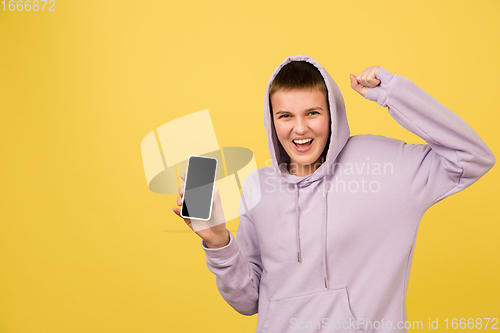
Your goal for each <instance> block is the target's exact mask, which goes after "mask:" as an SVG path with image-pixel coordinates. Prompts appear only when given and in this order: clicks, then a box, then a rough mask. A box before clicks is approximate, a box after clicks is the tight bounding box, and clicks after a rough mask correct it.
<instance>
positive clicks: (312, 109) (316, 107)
mask: <svg viewBox="0 0 500 333" xmlns="http://www.w3.org/2000/svg"><path fill="white" fill-rule="evenodd" d="M314 110H322V111H323V109H322V108H320V107H319V106H315V107H313V108H309V109H307V110H305V112H309V111H314ZM286 112H288V113H292V112H290V111H286V110H280V111H278V112H276V115H278V114H280V113H286Z"/></svg>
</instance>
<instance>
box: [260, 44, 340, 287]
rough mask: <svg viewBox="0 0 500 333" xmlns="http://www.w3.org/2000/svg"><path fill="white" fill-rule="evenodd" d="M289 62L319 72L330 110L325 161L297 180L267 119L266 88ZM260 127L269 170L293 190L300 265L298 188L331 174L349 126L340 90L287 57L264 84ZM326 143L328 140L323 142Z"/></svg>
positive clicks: (305, 58)
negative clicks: (268, 160)
mask: <svg viewBox="0 0 500 333" xmlns="http://www.w3.org/2000/svg"><path fill="white" fill-rule="evenodd" d="M292 61H307V62H309V63H311V64H313V65H314V66H315V67H316V68H317V69H318V70H319V72H320V73H321V75H322V77H323V80H324V81H325V84H326V88H327V91H328V96H327V100H328V106H329V110H330V120H331V122H330V129H331V132H330V139H329V142H330V143H329V146H328V151H327V155H326V160H325V162H324V163H323V164H322V165H321V166H320V167H319V168H318V169H316V170H315V171H314V172H313V173H312V174H310V175H308V176H305V177H299V176H295V175H292V174H290V173H289V172H288V167H287V164H288V162H289V161H290V158H289V156H288V154H287V152H286V151H285V150H284V148H283V147H282V146H281V143H280V142H279V139H278V136H277V134H276V130H275V128H274V125H273V121H272V117H271V112H270V110H271V108H270V103H271V101H270V98H269V89H270V87H271V84H272V83H273V81H274V79H275V77H276V75H277V74H278V73H279V71H280V70H281V68H282V67H283V66H285V65H286V64H288V63H290V62H292ZM264 125H265V126H266V133H267V142H268V146H269V154H270V156H271V161H272V165H273V167H274V168H275V169H276V171H277V172H278V174H279V175H280V177H281V179H282V180H283V181H285V182H286V183H289V184H292V185H293V186H294V187H295V216H296V233H297V238H296V241H297V244H296V245H297V261H298V263H300V262H301V257H300V254H301V251H300V212H299V188H300V187H307V186H309V185H310V184H312V183H313V182H316V181H322V180H324V179H325V178H327V177H326V176H327V175H329V174H331V173H332V172H333V170H332V165H333V163H334V162H335V160H336V159H337V156H338V155H339V153H340V151H341V150H342V149H343V148H344V146H345V144H346V142H347V140H348V139H349V136H350V131H349V125H348V123H347V117H346V112H345V104H344V98H343V97H342V94H341V93H340V89H339V87H338V86H337V84H336V83H335V81H334V80H333V79H332V77H331V76H330V74H329V73H328V72H327V71H326V70H325V69H324V68H323V67H322V66H321V65H320V64H319V63H318V62H317V61H315V60H314V59H313V58H311V57H310V56H307V55H302V54H298V55H296V56H291V57H288V58H286V59H285V60H283V61H282V62H281V63H280V64H279V65H278V67H276V69H275V70H274V72H273V74H272V75H271V78H270V79H269V82H268V84H267V88H266V93H265V99H264ZM327 143H328V141H327ZM326 184H327V182H326V181H324V182H323V191H324V195H323V196H324V198H325V205H324V223H323V230H322V233H323V237H322V238H323V274H324V282H325V288H328V282H327V281H328V275H327V270H326V242H327V240H326V236H327V232H326V229H327V221H328V191H327V188H326Z"/></svg>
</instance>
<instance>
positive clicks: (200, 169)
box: [182, 156, 217, 220]
mask: <svg viewBox="0 0 500 333" xmlns="http://www.w3.org/2000/svg"><path fill="white" fill-rule="evenodd" d="M216 173H217V160H216V159H214V158H206V157H198V156H190V157H189V160H188V166H187V171H186V182H185V184H184V204H183V205H182V215H183V216H186V217H190V218H198V219H205V220H206V219H208V218H209V216H210V210H211V207H212V193H213V189H214V181H215V175H216Z"/></svg>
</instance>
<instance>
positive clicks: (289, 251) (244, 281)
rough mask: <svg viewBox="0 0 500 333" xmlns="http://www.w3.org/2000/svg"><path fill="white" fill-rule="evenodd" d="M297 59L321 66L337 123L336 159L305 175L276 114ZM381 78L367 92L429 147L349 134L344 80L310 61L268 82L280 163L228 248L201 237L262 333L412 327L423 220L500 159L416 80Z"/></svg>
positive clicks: (247, 199) (267, 117)
mask: <svg viewBox="0 0 500 333" xmlns="http://www.w3.org/2000/svg"><path fill="white" fill-rule="evenodd" d="M297 60H298V61H307V62H309V63H311V64H313V65H315V66H316V67H317V68H318V69H319V71H320V72H321V74H322V76H323V78H324V80H325V83H326V86H327V89H328V101H329V107H330V114H331V120H332V122H331V138H330V145H329V147H328V154H327V158H326V162H325V163H323V164H322V165H321V166H320V167H319V168H318V169H317V170H316V171H315V172H314V173H313V174H311V175H308V176H306V177H298V176H294V175H291V174H289V173H288V171H287V167H286V162H287V161H288V160H289V158H288V155H287V154H286V152H285V151H284V150H283V148H282V147H281V145H280V143H279V141H278V138H277V136H276V133H275V130H274V128H273V125H272V120H271V114H270V109H269V93H268V92H269V87H270V86H271V83H272V81H273V80H274V78H275V76H276V75H277V74H278V72H279V70H280V69H281V68H282V67H283V66H284V65H285V64H287V63H289V62H290V61H297ZM377 79H379V80H380V81H381V83H380V85H378V86H377V87H375V88H371V89H369V90H368V93H367V94H366V96H365V98H366V99H369V100H371V101H376V102H377V103H378V104H379V105H381V106H383V107H387V108H388V111H389V114H390V115H391V116H392V117H393V118H394V119H395V120H396V121H397V122H398V123H399V124H400V125H401V126H403V127H404V128H406V129H407V130H409V131H411V132H412V133H415V134H416V135H418V136H419V137H421V138H422V139H424V140H425V141H426V142H427V144H425V145H422V144H407V143H406V142H403V141H400V140H396V139H393V138H389V137H386V136H382V135H371V134H365V135H354V136H350V132H349V126H348V124H347V118H346V112H345V105H344V100H343V98H342V94H341V93H340V90H339V88H338V86H337V84H336V83H335V81H334V80H333V79H332V78H331V76H330V75H329V74H328V72H327V71H326V70H325V69H324V68H323V67H322V66H321V65H320V64H319V63H317V62H316V61H315V60H314V59H312V58H311V57H309V56H305V55H301V54H299V55H296V56H292V57H288V58H286V59H285V60H284V61H283V62H281V63H280V64H279V66H278V67H277V68H276V70H275V71H274V72H273V74H272V76H271V78H270V80H269V83H268V85H267V88H266V93H265V100H264V124H265V126H266V130H267V137H268V145H269V153H270V156H271V160H272V166H267V167H263V168H260V169H257V170H255V171H253V172H252V173H250V174H249V175H248V176H247V178H246V179H245V181H244V183H243V190H242V194H241V201H240V217H239V225H238V231H237V233H236V236H233V235H232V233H229V237H230V242H229V244H228V245H226V246H224V247H222V248H218V249H210V248H207V247H206V244H205V243H204V242H203V241H202V242H201V246H202V248H203V249H204V251H205V253H206V257H207V265H208V268H209V269H210V271H211V272H213V273H214V274H215V275H216V282H217V287H218V289H219V292H220V294H221V295H222V297H223V298H224V299H225V300H226V301H227V303H229V304H230V305H231V306H232V307H233V308H234V309H235V310H236V311H238V312H239V313H242V314H244V315H253V314H255V313H259V317H258V322H257V332H262V333H264V332H272V333H277V332H296V331H303V330H306V331H307V330H312V331H314V332H332V331H334V332H335V331H338V332H406V329H405V328H404V322H405V321H406V308H405V304H406V290H407V285H408V279H409V275H410V267H411V261H412V256H413V251H414V245H415V239H416V236H417V230H418V226H419V223H420V221H421V219H422V216H423V215H424V213H425V211H426V210H427V209H428V208H429V207H430V206H432V205H433V204H435V203H437V202H439V201H440V200H443V199H444V198H446V197H447V196H450V195H452V194H454V193H457V192H459V191H461V190H463V189H465V188H466V187H468V186H470V185H471V184H473V183H474V182H475V181H477V180H478V179H479V178H480V177H481V176H483V175H484V174H485V173H486V172H488V170H490V169H491V168H492V167H493V165H494V164H495V157H494V155H493V153H492V152H491V150H490V149H489V148H488V146H486V144H485V143H484V142H483V140H482V139H481V138H480V137H479V136H478V135H477V134H476V132H474V130H473V129H472V128H471V127H470V126H469V125H467V123H465V122H464V121H463V120H462V119H461V118H460V117H459V116H458V115H456V114H455V113H453V112H452V111H450V110H449V109H448V108H446V107H445V106H444V105H442V104H441V103H439V102H438V101H437V100H436V99H434V98H433V97H432V96H430V95H429V94H427V93H426V92H425V91H423V90H422V89H420V88H419V87H418V86H417V85H415V83H413V82H412V81H410V80H409V79H407V78H405V77H403V76H401V75H394V74H392V73H390V72H389V71H387V70H386V69H385V68H380V70H379V71H378V74H377ZM248 207H250V209H248ZM234 331H238V329H237V328H235V330H234Z"/></svg>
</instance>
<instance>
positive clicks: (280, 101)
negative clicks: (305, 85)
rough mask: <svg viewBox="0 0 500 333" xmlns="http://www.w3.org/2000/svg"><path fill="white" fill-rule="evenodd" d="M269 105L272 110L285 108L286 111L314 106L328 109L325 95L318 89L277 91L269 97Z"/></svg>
mask: <svg viewBox="0 0 500 333" xmlns="http://www.w3.org/2000/svg"><path fill="white" fill-rule="evenodd" d="M271 103H272V106H273V108H286V109H287V111H300V110H301V109H304V108H311V107H314V106H320V107H322V108H327V107H328V105H327V104H328V103H327V99H326V95H325V93H323V92H322V91H320V90H318V89H293V90H278V91H276V92H275V93H274V94H273V95H272V96H271ZM288 109H290V110H288Z"/></svg>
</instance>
